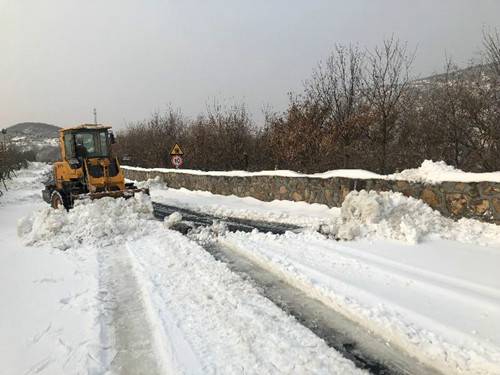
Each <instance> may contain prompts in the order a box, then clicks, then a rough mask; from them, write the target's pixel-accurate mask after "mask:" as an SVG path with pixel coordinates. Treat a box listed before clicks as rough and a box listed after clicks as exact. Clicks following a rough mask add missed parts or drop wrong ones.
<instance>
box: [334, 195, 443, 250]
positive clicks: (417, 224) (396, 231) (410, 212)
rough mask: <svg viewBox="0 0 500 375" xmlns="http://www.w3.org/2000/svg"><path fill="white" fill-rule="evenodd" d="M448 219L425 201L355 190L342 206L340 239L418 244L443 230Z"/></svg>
mask: <svg viewBox="0 0 500 375" xmlns="http://www.w3.org/2000/svg"><path fill="white" fill-rule="evenodd" d="M443 221H446V220H444V218H443V217H442V216H441V215H440V214H439V213H438V212H437V211H434V210H433V209H432V208H430V207H429V206H428V205H426V204H425V203H423V202H422V201H420V200H418V199H414V198H408V197H405V196H404V195H403V194H401V193H391V192H381V193H378V192H375V191H370V192H367V191H365V190H362V191H359V192H357V191H353V192H351V193H349V194H348V195H347V197H346V199H345V200H344V202H343V203H342V208H341V225H340V226H339V229H338V233H337V235H338V237H340V238H342V239H346V240H351V239H353V238H355V237H369V236H377V237H382V238H390V239H395V240H401V241H405V242H410V243H417V242H418V241H419V240H420V239H421V238H422V237H423V236H424V235H426V234H428V233H429V232H431V231H432V230H437V231H440V229H441V228H442V227H443Z"/></svg>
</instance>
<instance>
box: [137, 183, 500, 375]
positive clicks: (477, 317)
mask: <svg viewBox="0 0 500 375" xmlns="http://www.w3.org/2000/svg"><path fill="white" fill-rule="evenodd" d="M144 184H145V185H148V186H149V187H150V188H151V189H152V190H151V195H152V197H153V200H155V201H158V202H161V203H164V204H169V205H176V206H179V207H185V208H189V209H192V210H195V211H199V212H204V213H211V214H215V215H219V216H231V217H241V218H247V219H256V220H266V219H268V221H282V222H288V223H294V224H298V225H304V226H306V227H307V229H306V231H305V232H303V233H288V234H286V235H285V236H275V235H272V234H263V233H250V234H248V233H228V232H224V231H220V234H222V236H221V237H220V241H221V243H222V244H224V245H225V246H228V247H229V248H230V249H232V250H233V251H235V252H237V253H239V254H240V255H243V256H246V257H248V258H250V259H252V260H253V261H255V262H257V263H258V264H259V265H260V266H262V267H264V268H266V269H267V270H269V271H270V272H274V273H276V274H278V275H280V276H281V277H284V278H285V279H286V280H287V281H288V282H289V283H291V284H292V285H294V286H296V287H298V288H300V289H302V290H303V291H304V292H306V293H308V294H309V295H311V296H313V297H314V298H317V299H319V300H321V301H322V302H324V303H325V304H327V305H328V306H330V307H332V308H334V309H336V310H337V311H339V312H341V313H343V314H345V315H346V316H348V317H349V318H351V319H354V320H356V321H357V322H358V323H360V324H361V325H364V326H366V327H367V328H368V329H370V330H372V331H373V332H375V333H377V334H378V335H380V336H382V337H384V338H385V339H386V340H388V341H389V342H391V344H394V345H397V346H399V347H401V348H403V350H406V351H408V352H409V353H411V354H412V355H414V356H415V357H417V358H419V359H420V360H421V361H423V362H425V363H427V364H430V365H432V366H437V367H439V368H440V369H441V370H442V371H443V372H444V373H458V374H469V373H470V374H497V373H500V335H499V332H500V323H499V322H500V276H499V273H498V270H497V268H498V264H500V226H497V225H494V224H488V223H482V222H479V221H477V220H471V219H462V220H459V221H457V222H455V221H453V220H451V219H448V218H445V217H443V216H441V215H440V214H439V213H438V212H437V211H434V210H432V209H431V208H430V207H429V206H427V205H426V204H425V203H423V202H422V201H420V200H417V199H414V198H408V197H405V196H404V195H402V194H400V193H392V192H383V193H377V192H366V191H361V192H352V193H350V194H349V195H348V196H347V199H346V200H345V202H344V205H343V206H342V208H340V209H329V208H328V207H326V206H322V205H307V204H304V203H303V202H290V201H274V202H262V201H258V200H256V199H254V198H238V197H235V196H220V195H214V194H211V193H208V192H201V191H189V190H186V189H180V190H177V189H171V188H167V187H165V186H164V185H162V184H161V183H160V182H159V180H152V181H151V180H150V181H148V182H146V183H144ZM317 229H319V230H320V231H321V232H322V233H324V234H326V235H327V236H322V235H320V234H319V233H314V232H313V231H312V230H317ZM199 235H200V237H203V235H206V236H207V238H208V237H209V234H207V233H200V234H199ZM332 238H336V239H340V240H341V241H334V240H332Z"/></svg>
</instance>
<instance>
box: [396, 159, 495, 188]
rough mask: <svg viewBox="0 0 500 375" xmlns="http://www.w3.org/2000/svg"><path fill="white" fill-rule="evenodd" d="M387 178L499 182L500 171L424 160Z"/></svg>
mask: <svg viewBox="0 0 500 375" xmlns="http://www.w3.org/2000/svg"><path fill="white" fill-rule="evenodd" d="M387 179H389V180H405V181H411V182H421V183H426V184H437V183H440V182H443V181H460V182H474V181H494V182H500V172H491V173H471V172H464V171H462V170H460V169H456V168H455V167H453V166H451V165H448V164H446V163H445V162H444V161H432V160H424V161H423V162H422V165H421V166H420V167H419V168H413V169H405V170H404V171H402V172H400V173H394V174H391V175H388V176H387Z"/></svg>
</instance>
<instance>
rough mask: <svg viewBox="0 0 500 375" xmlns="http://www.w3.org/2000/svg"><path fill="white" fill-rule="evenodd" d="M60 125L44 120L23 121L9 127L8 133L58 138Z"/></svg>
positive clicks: (20, 135)
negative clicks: (47, 122)
mask: <svg viewBox="0 0 500 375" xmlns="http://www.w3.org/2000/svg"><path fill="white" fill-rule="evenodd" d="M59 129H61V128H60V127H59V126H55V125H50V124H45V123H43V122H21V123H19V124H16V125H12V126H9V127H8V128H7V134H8V135H9V136H10V137H11V138H12V137H27V138H30V139H32V140H34V139H47V138H57V137H58V134H59Z"/></svg>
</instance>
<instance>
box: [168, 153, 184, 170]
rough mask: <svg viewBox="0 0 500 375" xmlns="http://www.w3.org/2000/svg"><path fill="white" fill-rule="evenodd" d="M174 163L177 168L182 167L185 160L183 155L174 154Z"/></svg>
mask: <svg viewBox="0 0 500 375" xmlns="http://www.w3.org/2000/svg"><path fill="white" fill-rule="evenodd" d="M171 161H172V165H173V166H174V167H175V168H180V167H182V164H184V160H182V156H180V155H172V159H171Z"/></svg>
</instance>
